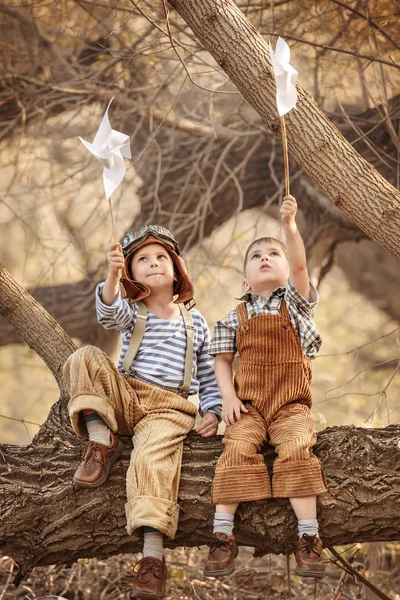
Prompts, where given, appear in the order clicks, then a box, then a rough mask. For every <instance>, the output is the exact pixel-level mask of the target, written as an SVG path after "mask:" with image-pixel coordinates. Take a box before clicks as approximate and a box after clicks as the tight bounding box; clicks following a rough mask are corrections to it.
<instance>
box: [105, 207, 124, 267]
mask: <svg viewBox="0 0 400 600" xmlns="http://www.w3.org/2000/svg"><path fill="white" fill-rule="evenodd" d="M108 206H109V208H110V215H111V226H112V240H113V242H117V234H116V232H115V219H114V211H113V207H112V204H111V198H109V199H108ZM121 277H122V269H118V279H121Z"/></svg>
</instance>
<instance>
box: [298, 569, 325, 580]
mask: <svg viewBox="0 0 400 600" xmlns="http://www.w3.org/2000/svg"><path fill="white" fill-rule="evenodd" d="M294 574H295V575H299V576H300V577H310V578H313V579H323V578H324V577H325V572H324V573H311V572H310V571H300V570H299V569H295V570H294Z"/></svg>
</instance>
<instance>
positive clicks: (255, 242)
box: [243, 237, 287, 271]
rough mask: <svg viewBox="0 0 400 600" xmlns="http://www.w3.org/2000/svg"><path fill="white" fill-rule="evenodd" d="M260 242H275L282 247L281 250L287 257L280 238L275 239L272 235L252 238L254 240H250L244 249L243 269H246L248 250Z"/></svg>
mask: <svg viewBox="0 0 400 600" xmlns="http://www.w3.org/2000/svg"><path fill="white" fill-rule="evenodd" d="M260 242H264V243H266V244H271V243H274V244H277V245H278V246H279V247H280V248H282V250H283V252H284V254H285V256H286V258H287V249H286V246H285V244H284V243H283V242H281V241H280V240H277V239H276V238H273V237H262V238H258V240H254V242H251V244H250V246H249V247H248V248H247V250H246V255H245V257H244V264H243V271H246V267H247V260H248V258H249V254H250V250H251V249H252V247H253V246H255V245H256V244H259V243H260Z"/></svg>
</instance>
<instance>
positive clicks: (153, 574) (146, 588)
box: [131, 556, 167, 600]
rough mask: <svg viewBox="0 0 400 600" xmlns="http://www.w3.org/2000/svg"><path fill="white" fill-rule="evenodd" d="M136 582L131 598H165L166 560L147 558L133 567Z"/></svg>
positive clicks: (147, 599) (146, 599)
mask: <svg viewBox="0 0 400 600" xmlns="http://www.w3.org/2000/svg"><path fill="white" fill-rule="evenodd" d="M133 574H134V576H135V581H134V583H133V587H132V593H131V598H141V599H143V600H161V599H162V598H164V596H165V583H166V581H167V565H166V564H165V560H158V558H153V557H152V556H146V557H145V558H142V560H139V562H137V563H136V565H135V566H134V567H133Z"/></svg>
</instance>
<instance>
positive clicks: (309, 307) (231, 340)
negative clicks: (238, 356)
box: [210, 279, 322, 358]
mask: <svg viewBox="0 0 400 600" xmlns="http://www.w3.org/2000/svg"><path fill="white" fill-rule="evenodd" d="M283 298H284V299H285V302H286V306H287V309H288V313H289V316H290V320H291V322H292V324H293V325H294V328H295V330H296V332H297V335H298V336H299V338H300V343H301V347H302V349H303V352H304V354H305V355H306V356H309V357H310V358H315V356H316V354H317V352H318V350H319V349H320V347H321V343H322V340H321V336H320V335H319V333H318V331H317V329H316V327H315V323H314V321H313V316H314V312H315V308H316V306H317V304H318V300H319V295H318V292H317V290H316V288H315V286H314V285H313V284H312V283H311V282H310V301H309V302H308V301H307V300H306V299H305V298H303V296H302V295H301V294H300V292H299V291H298V290H297V289H296V288H295V287H294V285H293V284H292V283H291V281H290V279H289V280H288V282H287V285H286V286H284V287H278V288H276V289H275V290H274V291H273V292H272V294H271V295H270V296H269V298H263V297H262V296H259V295H258V294H253V293H252V292H248V293H247V294H244V296H242V297H241V298H240V300H245V301H246V308H247V314H248V316H249V319H250V318H251V317H255V316H257V315H279V311H280V308H281V303H282V299H283ZM238 329H239V321H238V318H237V314H236V309H234V310H232V311H231V312H230V313H228V314H227V315H226V316H225V317H224V318H223V319H221V320H220V321H217V323H216V325H215V328H214V332H213V334H212V338H211V345H210V354H211V355H212V356H214V355H215V354H219V353H221V352H234V353H236V352H237V348H236V332H237V330H238Z"/></svg>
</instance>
